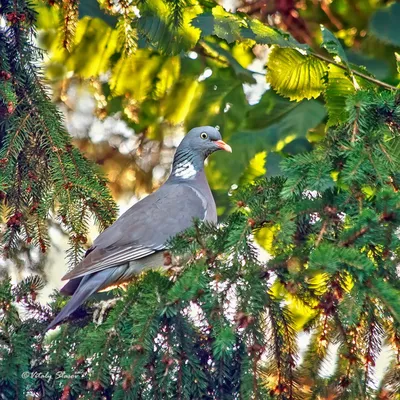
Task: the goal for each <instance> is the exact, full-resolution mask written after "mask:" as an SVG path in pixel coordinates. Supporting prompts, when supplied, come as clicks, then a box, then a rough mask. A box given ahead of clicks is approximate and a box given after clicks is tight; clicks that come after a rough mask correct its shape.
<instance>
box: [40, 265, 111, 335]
mask: <svg viewBox="0 0 400 400" xmlns="http://www.w3.org/2000/svg"><path fill="white" fill-rule="evenodd" d="M113 272H114V268H109V269H106V270H104V271H100V272H96V273H94V274H91V275H87V276H85V277H83V279H82V280H81V282H80V284H79V286H78V288H77V289H76V290H75V293H74V294H73V296H72V297H71V300H70V301H69V302H68V303H67V305H66V306H65V307H64V308H63V309H62V310H61V311H60V313H59V314H58V315H57V317H56V318H55V319H54V320H53V321H52V322H51V323H50V325H49V326H48V327H47V328H46V331H48V330H49V329H52V328H54V327H55V326H56V325H58V324H59V323H60V322H61V321H63V320H64V319H65V318H67V317H68V316H69V315H71V314H72V313H73V312H74V311H75V310H76V309H77V308H78V307H79V306H80V305H81V304H82V303H84V301H85V300H87V299H88V298H89V297H90V296H91V295H92V294H93V293H95V292H97V291H98V290H100V289H102V288H104V286H105V285H106V284H107V282H108V281H109V280H110V277H111V276H112V275H113Z"/></svg>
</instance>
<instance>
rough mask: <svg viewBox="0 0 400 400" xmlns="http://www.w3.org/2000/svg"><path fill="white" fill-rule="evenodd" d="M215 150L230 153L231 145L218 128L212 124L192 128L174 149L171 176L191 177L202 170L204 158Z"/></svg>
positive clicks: (179, 177)
mask: <svg viewBox="0 0 400 400" xmlns="http://www.w3.org/2000/svg"><path fill="white" fill-rule="evenodd" d="M217 150H225V151H228V152H229V153H232V149H231V146H229V145H228V144H226V143H225V142H224V141H223V140H222V138H221V134H220V133H219V130H218V129H216V128H214V127H212V126H200V127H198V128H193V129H192V130H190V131H189V132H188V134H187V135H186V136H185V137H184V139H183V140H182V142H181V144H180V145H179V146H178V148H177V149H176V153H175V157H174V162H173V165H172V171H171V177H173V178H178V179H193V178H194V177H195V176H196V174H197V173H198V172H199V171H201V170H203V168H204V160H205V159H206V158H207V157H208V156H209V155H210V154H211V153H214V151H217Z"/></svg>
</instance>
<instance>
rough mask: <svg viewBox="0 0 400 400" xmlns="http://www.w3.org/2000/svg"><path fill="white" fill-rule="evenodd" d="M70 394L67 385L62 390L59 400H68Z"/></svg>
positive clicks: (69, 387)
mask: <svg viewBox="0 0 400 400" xmlns="http://www.w3.org/2000/svg"><path fill="white" fill-rule="evenodd" d="M70 392H71V386H69V385H66V386H64V390H63V392H62V395H61V397H60V400H68V399H69V394H70Z"/></svg>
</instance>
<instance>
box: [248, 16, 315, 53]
mask: <svg viewBox="0 0 400 400" xmlns="http://www.w3.org/2000/svg"><path fill="white" fill-rule="evenodd" d="M241 35H242V37H243V38H244V39H252V40H254V41H255V42H257V43H259V44H268V45H273V44H276V45H277V46H279V47H282V48H285V47H291V48H300V49H308V45H306V44H301V43H299V42H297V40H295V39H294V38H293V37H292V36H291V35H288V34H287V33H283V32H281V31H278V30H277V29H274V28H271V27H270V26H268V25H266V24H263V23H262V22H261V21H259V20H257V19H252V20H250V21H249V24H248V27H247V28H243V29H242V31H241Z"/></svg>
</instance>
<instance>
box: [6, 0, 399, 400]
mask: <svg viewBox="0 0 400 400" xmlns="http://www.w3.org/2000/svg"><path fill="white" fill-rule="evenodd" d="M174 4H175V3H174ZM174 4H173V5H171V7H172V8H173V9H174V7H176V5H174ZM75 6H76V4H75V3H71V4H70V5H68V4H67V5H66V9H67V15H70V14H68V13H74V12H75V11H74V10H75V8H74V7H75ZM0 14H1V15H2V16H6V19H7V20H8V23H7V25H6V28H4V29H3V27H1V28H0V34H1V35H2V36H1V39H2V40H0V54H1V58H0V66H1V68H0V70H1V71H2V72H1V79H2V80H1V82H0V83H1V86H0V90H1V110H2V111H1V112H2V117H1V118H2V119H1V126H0V129H1V130H0V135H1V142H0V144H1V149H0V152H1V160H3V161H2V166H3V167H2V170H1V175H0V179H1V185H3V186H2V193H4V194H3V195H2V200H3V203H2V204H3V207H4V209H5V210H6V212H9V213H10V214H9V215H8V220H7V221H8V222H7V228H8V229H7V231H6V234H5V235H4V238H5V243H6V246H8V248H6V250H7V251H9V252H11V251H12V250H13V249H15V248H17V244H18V240H19V239H20V238H22V239H24V238H25V236H26V238H27V239H28V237H29V238H30V237H33V238H34V240H36V241H37V243H38V244H39V245H40V246H41V247H43V246H46V238H45V237H43V236H41V235H43V232H46V229H45V227H44V225H45V224H46V218H47V217H48V211H49V210H56V212H57V213H58V215H59V216H60V218H61V219H63V223H64V224H65V225H66V226H67V227H69V232H70V237H71V241H72V243H73V244H74V246H73V247H72V249H73V250H72V256H73V258H74V259H76V258H78V257H79V251H80V250H79V249H80V245H79V243H81V242H83V241H84V238H83V237H82V235H84V232H85V229H86V221H87V218H81V215H82V213H84V215H88V214H85V213H88V212H89V211H91V212H94V213H95V214H96V215H97V216H98V219H99V221H100V222H101V223H102V224H103V225H106V224H107V223H109V222H110V221H111V220H112V218H113V216H114V206H113V203H112V201H111V199H110V197H109V194H108V192H107V190H106V188H105V185H104V184H105V181H104V179H103V178H101V177H100V175H99V174H98V172H97V169H96V168H95V167H94V166H93V165H92V164H91V163H88V161H87V160H85V158H84V157H83V156H82V155H80V153H79V152H78V151H77V150H76V149H75V148H73V147H72V146H71V143H70V138H69V136H68V135H67V133H66V131H65V130H64V128H62V124H61V117H60V115H59V113H58V112H57V111H56V109H55V108H54V106H53V105H52V104H51V102H50V101H49V99H48V96H47V94H46V92H45V89H44V86H43V85H42V83H41V82H40V75H39V73H38V72H37V70H36V61H37V59H36V57H37V55H38V53H37V52H38V50H37V49H36V48H35V47H34V46H33V45H32V41H30V40H27V38H26V35H32V34H34V25H33V23H34V12H33V11H32V9H31V8H30V6H29V4H27V3H25V2H23V1H21V0H19V1H18V2H17V3H14V2H8V1H2V2H1V8H0ZM168 15H170V14H169V13H168ZM121 18H128V16H126V15H124V16H122V17H121ZM168 18H170V17H168ZM168 18H166V19H165V20H166V21H168ZM172 18H178V19H179V18H180V17H179V13H178V12H176V11H175V12H174V13H173V17H172ZM226 18H228V17H227V16H224V17H223V18H221V19H218V18H217V17H216V18H215V19H214V21H213V24H214V25H213V27H212V28H213V30H214V29H215V32H217V33H216V35H217V36H218V34H220V35H221V32H223V30H221V29H219V28H221V24H226V22H227V21H226ZM148 21H149V20H148V19H146V18H145V19H143V20H142V21H140V23H139V22H138V27H137V28H138V31H140V29H139V28H140V26H142V27H143V24H144V25H145V24H146V23H147V22H148ZM204 21H205V20H204V19H200V20H198V21H197V22H196V23H197V25H199V26H200V29H201V28H204V26H202V24H204ZM136 22H137V21H136ZM136 22H135V23H136ZM175 22H176V20H175ZM239 22H240V24H239ZM229 23H230V24H231V27H232V29H233V28H234V27H239V26H240V29H239V28H238V30H237V32H236V34H237V35H236V40H248V39H249V38H251V39H252V40H255V41H256V42H257V43H264V44H266V43H267V44H274V45H275V47H274V49H273V51H272V52H271V55H270V58H269V61H268V76H267V78H268V80H269V82H270V83H271V85H272V88H273V90H274V91H275V92H276V93H279V94H280V95H282V96H284V97H288V98H290V99H291V100H293V101H301V100H303V99H308V98H312V97H314V98H316V97H318V96H320V95H322V96H323V97H324V99H325V104H326V108H327V110H328V124H327V125H328V129H327V132H326V137H325V139H324V140H323V141H322V142H321V143H320V144H319V145H318V146H317V147H316V148H315V149H314V150H313V151H311V152H307V153H301V154H298V155H295V156H291V157H287V158H286V159H284V160H283V161H282V162H281V164H280V169H281V173H280V176H275V177H268V178H263V179H259V180H258V181H256V182H254V183H252V184H250V185H248V186H243V187H240V188H239V189H238V190H237V191H235V192H234V198H233V199H232V201H233V204H234V208H235V209H234V212H232V214H231V215H230V216H229V217H228V218H227V219H226V220H225V221H224V222H223V223H222V224H221V225H220V226H212V225H207V224H201V223H199V222H195V223H194V226H193V228H191V229H189V230H188V231H186V232H184V233H182V234H180V235H178V236H177V237H175V238H173V239H172V240H171V243H170V247H171V252H172V253H173V254H174V255H186V256H189V260H188V262H187V263H186V262H185V264H184V265H182V266H181V267H182V269H181V270H179V271H173V270H171V271H170V272H161V271H150V272H147V273H146V274H142V275H140V276H138V277H137V279H136V280H135V281H134V282H132V283H131V284H130V285H129V286H128V288H127V289H126V290H122V289H116V290H115V291H114V292H113V293H112V294H113V295H114V296H116V301H115V304H114V306H112V307H111V309H108V310H104V309H102V308H100V307H99V305H98V302H97V299H93V300H92V301H91V302H89V303H88V304H87V305H86V306H84V307H83V308H81V309H80V310H78V311H77V312H76V313H75V314H74V315H73V318H71V319H70V321H68V323H66V324H64V325H62V326H61V328H59V329H58V330H56V331H54V332H52V333H50V334H48V335H47V336H44V335H43V331H44V329H45V327H46V326H47V324H48V322H49V321H50V320H51V319H52V318H54V315H55V314H56V313H57V312H58V311H59V310H60V308H61V307H62V305H63V304H64V303H65V301H66V299H64V298H62V297H60V296H58V295H57V294H55V295H54V301H53V302H52V303H51V304H49V305H46V306H44V305H41V304H40V303H39V302H38V301H37V300H36V295H37V293H38V291H40V289H41V288H42V286H43V282H42V280H41V279H40V278H39V277H36V276H32V277H29V278H27V279H25V280H24V281H22V282H20V283H19V284H17V285H14V286H13V285H12V284H11V282H10V280H9V279H5V280H3V281H2V282H1V283H0V396H1V397H2V398H5V399H14V398H25V397H27V396H36V397H38V398H43V399H57V398H61V399H64V400H66V399H76V398H91V399H93V398H94V399H101V398H106V399H171V398H178V399H203V398H204V399H236V398H240V399H268V398H271V399H282V400H283V399H292V400H295V399H302V398H306V399H315V398H332V397H334V398H339V399H367V398H380V399H389V398H393V399H396V398H398V393H399V391H400V375H399V365H400V364H399V363H400V306H399V302H398V298H399V294H400V292H399V291H400V283H399V278H398V273H397V264H398V262H399V260H398V256H399V248H400V243H399V238H398V231H399V226H400V212H399V204H400V197H399V196H400V195H399V190H398V188H399V184H400V182H399V179H400V176H399V172H398V171H399V169H400V153H399V143H398V141H399V139H398V135H399V127H400V98H399V95H398V91H397V89H396V88H395V87H393V86H391V85H389V84H387V83H383V82H380V81H378V80H376V79H375V78H374V77H373V76H371V75H370V74H369V73H367V72H366V71H364V70H362V71H360V69H359V68H357V66H353V65H351V64H350V63H349V62H348V60H347V57H346V54H345V53H344V50H343V48H342V47H341V45H340V43H339V41H338V40H337V39H336V38H335V36H334V35H332V34H331V33H330V32H329V31H328V30H326V29H323V30H322V37H323V42H322V47H323V48H324V49H326V50H327V52H328V53H329V54H331V55H332V57H335V60H333V59H331V58H329V57H328V56H326V55H320V54H319V53H317V52H316V51H315V50H312V49H310V48H309V47H308V46H306V45H302V44H299V43H297V42H296V41H295V40H294V39H293V38H292V37H290V36H288V35H284V34H282V33H280V32H279V31H276V30H274V29H271V28H269V27H267V26H264V25H260V24H258V23H257V22H256V21H254V20H249V19H247V18H246V17H245V16H242V15H231V16H230V17H229ZM141 24H142V25H141ZM218 24H220V25H218ZM67 25H68V24H67ZM167 26H169V25H168V23H167ZM132 27H135V25H134V24H133V22H132ZM208 28H209V26H208ZM66 29H67V30H69V29H70V28H69V27H68V26H66ZM204 30H205V29H204ZM68 32H69V33H68V34H67V35H66V36H65V37H66V38H67V37H68V35H69V34H71V35H73V30H72V31H68ZM207 32H210V30H209V29H208V30H207ZM175 34H178V33H176V31H175ZM157 35H158V34H157V32H155V33H154V34H153V36H152V35H151V34H150V36H147V38H148V39H149V40H154V44H155V45H159V44H160V42H159V40H160V38H159V37H158V36H157ZM204 36H206V34H204ZM67 41H68V39H66V42H67ZM126 43H128V41H127V42H126ZM160 49H161V47H160ZM299 49H301V51H299ZM282 72H284V74H283V73H282ZM250 113H254V109H253V110H252V111H251V112H250ZM39 166H40V167H41V168H39ZM33 172H34V173H35V177H32V173H33ZM71 177H73V179H72V178H71ZM28 185H29V186H28ZM29 188H30V189H29ZM27 189H29V190H27ZM36 202H37V203H38V204H37V206H35V207H34V204H36ZM8 210H11V211H8ZM110 210H111V212H110ZM17 213H18V214H17ZM78 221H79V222H78ZM31 232H32V233H31ZM254 239H257V241H258V242H260V243H262V244H263V245H264V247H265V248H266V249H267V250H268V252H269V253H270V255H271V258H270V259H269V260H268V261H262V260H260V258H259V251H258V249H257V247H256V246H255V244H254ZM42 242H43V243H42ZM300 330H304V331H307V332H309V333H310V335H311V340H310V344H309V346H308V347H307V349H306V352H305V354H303V356H302V357H301V358H300V353H299V348H298V333H299V331H300ZM332 344H338V345H339V350H338V359H337V361H335V365H334V367H335V369H334V372H333V374H332V375H331V376H330V377H328V378H324V377H323V376H322V375H321V374H320V372H321V371H320V370H321V366H322V364H323V363H324V362H325V361H326V359H327V356H328V349H329V346H330V345H332ZM384 345H386V346H388V347H390V348H391V349H392V352H393V355H394V357H393V360H392V361H391V363H390V365H389V366H388V369H387V373H386V375H385V376H384V378H383V380H382V382H380V383H379V385H378V386H377V385H376V382H374V380H373V379H374V378H373V371H374V366H375V363H376V360H377V357H378V355H379V353H380V352H381V350H382V347H383V346H384Z"/></svg>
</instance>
